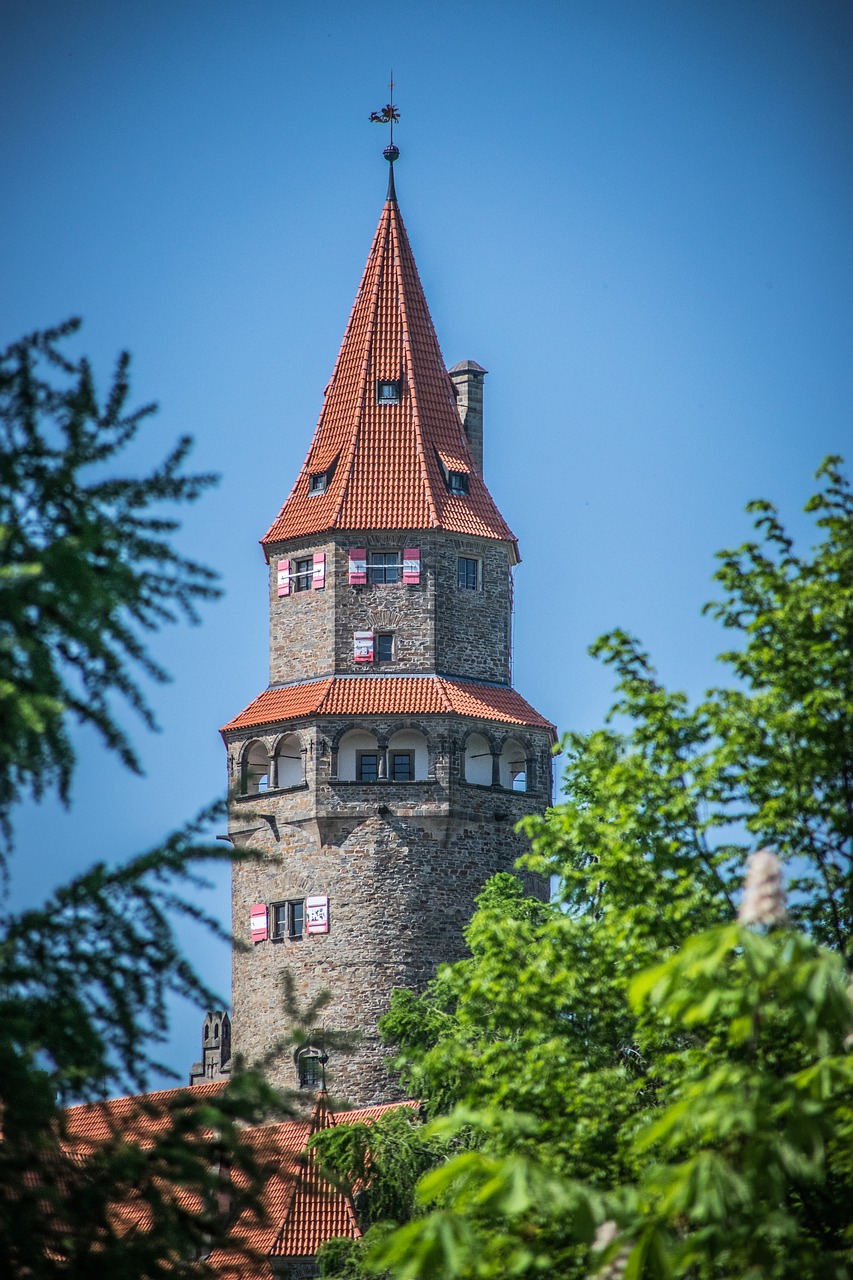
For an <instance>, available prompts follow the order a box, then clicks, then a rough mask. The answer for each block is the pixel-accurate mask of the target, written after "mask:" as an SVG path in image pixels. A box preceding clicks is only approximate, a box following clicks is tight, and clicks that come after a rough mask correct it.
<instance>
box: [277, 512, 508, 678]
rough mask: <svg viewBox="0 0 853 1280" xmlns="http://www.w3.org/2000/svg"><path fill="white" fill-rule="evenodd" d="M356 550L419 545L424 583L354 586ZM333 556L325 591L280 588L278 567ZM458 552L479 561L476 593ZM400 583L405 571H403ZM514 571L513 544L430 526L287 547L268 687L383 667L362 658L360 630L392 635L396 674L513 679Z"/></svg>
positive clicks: (387, 667)
mask: <svg viewBox="0 0 853 1280" xmlns="http://www.w3.org/2000/svg"><path fill="white" fill-rule="evenodd" d="M351 547H366V548H367V550H368V552H370V551H390V552H395V551H396V552H398V553H400V554H401V555H402V552H403V550H404V549H405V548H406V547H417V548H418V549H419V550H420V553H421V575H420V577H421V580H420V583H418V584H409V583H404V582H402V581H398V582H393V583H374V582H370V581H368V583H367V584H366V585H350V583H349V559H348V553H349V549H350V548H351ZM315 551H324V552H325V554H326V585H325V587H324V588H323V589H322V590H319V591H313V590H310V591H293V590H291V593H290V594H289V595H287V596H279V595H278V592H277V581H276V579H277V569H278V561H279V560H280V559H284V558H287V559H289V560H290V561H291V563H293V562H294V561H296V560H298V559H302V558H305V559H307V558H309V557H310V556H312V555H313V553H314V552H315ZM459 556H466V557H469V558H471V559H475V560H477V562H478V564H479V566H480V571H479V585H478V588H477V590H475V591H469V590H464V589H460V588H459V586H458V577H457V561H458V557H459ZM401 577H402V575H401ZM510 594H511V593H510V567H509V548H508V547H507V545H506V544H505V543H501V542H496V541H494V540H493V539H486V538H456V537H452V536H449V535H447V534H433V533H429V532H426V531H424V530H417V531H409V532H402V533H400V532H379V533H357V532H356V533H353V534H347V535H346V536H340V535H339V537H338V540H337V543H333V542H330V541H319V540H318V541H315V542H312V543H299V544H296V543H287V544H280V545H279V546H278V547H276V548H275V549H274V550H272V551H271V552H270V683H271V684H281V683H290V682H292V681H295V680H307V679H311V678H312V677H317V676H325V675H329V674H330V673H331V672H333V671H337V672H342V673H362V674H363V673H364V672H365V671H369V670H375V669H377V668H378V666H379V663H378V660H377V661H376V662H374V664H373V665H372V667H371V666H369V665H368V664H365V663H361V662H356V661H355V659H354V649H353V635H354V633H355V632H356V631H372V632H374V634H379V633H382V632H385V633H390V634H392V635H393V636H394V655H393V659H392V661H390V662H387V663H384V664H383V665H382V670H383V671H386V672H388V673H389V674H390V673H399V674H401V675H405V674H407V673H411V674H415V673H424V672H429V671H436V670H437V671H440V672H443V673H445V674H449V675H456V676H459V677H461V678H463V679H475V680H491V681H497V682H499V683H507V682H508V680H509V667H510V644H511V637H510Z"/></svg>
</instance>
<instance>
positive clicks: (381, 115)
mask: <svg viewBox="0 0 853 1280" xmlns="http://www.w3.org/2000/svg"><path fill="white" fill-rule="evenodd" d="M370 119H371V121H372V123H373V124H387V125H388V128H389V130H390V136H389V139H388V146H387V147H386V148H385V150H384V151H383V152H382V154H383V155H384V157H385V159H386V160H387V161H388V163H389V165H390V166H391V168H390V171H389V173H388V199H389V200H396V199H397V193H396V191H395V190H394V161H395V160H396V159H397V157H398V156H399V154H400V148H399V147H396V146H395V145H394V122H395V121H396V120H399V119H400V112H399V111H398V110H397V108H396V106H395V105H394V72H393V70H392V71H391V80H390V82H389V84H388V101H387V102H386V104H385V106H384V107H383V108H382V110H381V111H371V113H370Z"/></svg>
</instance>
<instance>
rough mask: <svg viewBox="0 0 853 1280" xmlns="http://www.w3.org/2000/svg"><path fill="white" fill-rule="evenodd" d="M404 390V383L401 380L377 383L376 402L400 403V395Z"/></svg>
mask: <svg viewBox="0 0 853 1280" xmlns="http://www.w3.org/2000/svg"><path fill="white" fill-rule="evenodd" d="M402 392H403V384H402V382H400V381H399V380H398V381H396V382H383V381H381V380H380V381H378V382H377V383H376V403H377V404H399V403H400V397H401V395H402Z"/></svg>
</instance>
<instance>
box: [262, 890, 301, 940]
mask: <svg viewBox="0 0 853 1280" xmlns="http://www.w3.org/2000/svg"><path fill="white" fill-rule="evenodd" d="M270 924H271V926H272V932H271V937H273V938H278V939H279V940H280V939H281V938H301V937H302V933H303V930H304V927H305V903H304V902H303V900H302V899H301V898H297V899H295V900H293V901H291V902H273V903H272V904H271V905H270Z"/></svg>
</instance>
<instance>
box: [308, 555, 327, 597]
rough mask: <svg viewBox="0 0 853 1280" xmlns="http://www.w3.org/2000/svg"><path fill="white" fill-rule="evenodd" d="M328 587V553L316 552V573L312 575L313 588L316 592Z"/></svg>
mask: <svg viewBox="0 0 853 1280" xmlns="http://www.w3.org/2000/svg"><path fill="white" fill-rule="evenodd" d="M325 585H326V553H325V551H315V552H314V572H313V574H312V575H311V586H312V588H313V589H314V590H315V591H322V590H323V588H324V587H325Z"/></svg>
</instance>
